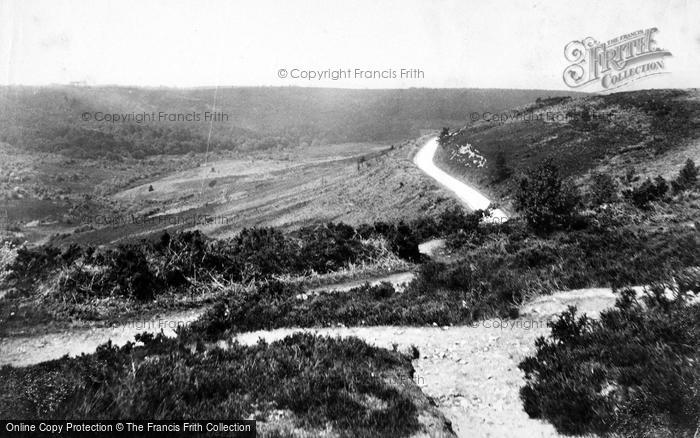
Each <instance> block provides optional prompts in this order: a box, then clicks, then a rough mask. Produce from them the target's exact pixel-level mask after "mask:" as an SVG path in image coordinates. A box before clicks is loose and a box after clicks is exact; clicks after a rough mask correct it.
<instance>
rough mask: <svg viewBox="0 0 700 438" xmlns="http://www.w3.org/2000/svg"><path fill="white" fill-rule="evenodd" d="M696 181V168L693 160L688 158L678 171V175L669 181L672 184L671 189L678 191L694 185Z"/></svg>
mask: <svg viewBox="0 0 700 438" xmlns="http://www.w3.org/2000/svg"><path fill="white" fill-rule="evenodd" d="M697 182H698V168H697V166H696V165H695V163H694V162H693V160H691V159H690V158H688V159H687V160H686V162H685V165H684V166H683V168H682V169H681V170H680V172H678V177H677V178H676V179H675V180H674V181H673V182H672V183H671V185H672V186H673V191H674V192H675V193H678V192H682V191H683V190H689V189H691V188H693V187H695V185H696V184H697Z"/></svg>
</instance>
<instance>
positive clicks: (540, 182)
mask: <svg viewBox="0 0 700 438" xmlns="http://www.w3.org/2000/svg"><path fill="white" fill-rule="evenodd" d="M579 203H580V196H579V194H578V192H577V190H576V188H575V187H574V186H573V185H571V184H569V183H568V182H565V181H564V180H563V179H562V177H561V176H560V174H559V169H558V168H557V167H556V166H555V165H554V164H553V163H552V161H551V160H546V161H544V162H543V163H541V164H539V165H538V166H537V167H535V168H534V169H531V170H529V171H528V172H527V174H526V175H525V176H523V177H522V178H521V179H520V181H519V183H518V188H517V191H516V193H515V207H516V210H518V211H519V212H520V213H521V214H522V215H523V217H524V218H525V219H526V220H527V222H528V223H529V224H530V226H532V227H533V228H534V229H536V230H538V231H551V230H553V229H556V228H561V227H566V226H568V225H569V224H570V222H571V218H573V217H574V216H575V215H576V213H577V208H578V206H579Z"/></svg>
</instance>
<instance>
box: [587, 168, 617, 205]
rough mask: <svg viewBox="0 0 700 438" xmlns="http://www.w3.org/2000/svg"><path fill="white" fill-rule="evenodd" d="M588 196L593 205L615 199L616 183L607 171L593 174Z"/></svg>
mask: <svg viewBox="0 0 700 438" xmlns="http://www.w3.org/2000/svg"><path fill="white" fill-rule="evenodd" d="M590 198H591V199H590V201H591V204H593V205H602V204H609V203H612V202H615V201H617V184H616V183H615V180H614V179H613V178H612V177H611V176H610V175H608V174H607V173H597V174H595V175H593V178H592V183H591V188H590Z"/></svg>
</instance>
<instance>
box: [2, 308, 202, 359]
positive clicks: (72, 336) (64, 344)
mask: <svg viewBox="0 0 700 438" xmlns="http://www.w3.org/2000/svg"><path fill="white" fill-rule="evenodd" d="M203 311H204V310H203V309H196V310H187V311H178V312H169V313H163V314H160V315H156V316H153V317H149V318H144V319H141V320H134V321H131V322H128V323H125V324H120V325H114V326H112V327H99V328H89V329H75V330H70V331H66V332H60V333H49V334H46V335H39V336H29V337H12V338H0V366H2V365H8V364H9V365H15V366H25V365H31V364H35V363H39V362H44V361H47V360H52V359H58V358H60V357H61V356H64V355H66V354H67V355H69V356H79V355H80V354H83V353H92V352H94V351H95V349H96V348H97V347H98V346H99V345H101V344H104V343H105V342H107V341H109V340H110V339H111V340H112V343H113V344H115V345H124V344H126V343H127V342H129V341H132V342H133V340H134V336H135V335H136V334H138V333H142V332H149V333H159V332H160V331H161V330H163V333H165V335H166V336H175V329H176V328H177V327H178V326H179V325H187V324H189V323H191V322H192V321H194V320H196V319H197V318H199V316H200V315H201V314H202V312H203Z"/></svg>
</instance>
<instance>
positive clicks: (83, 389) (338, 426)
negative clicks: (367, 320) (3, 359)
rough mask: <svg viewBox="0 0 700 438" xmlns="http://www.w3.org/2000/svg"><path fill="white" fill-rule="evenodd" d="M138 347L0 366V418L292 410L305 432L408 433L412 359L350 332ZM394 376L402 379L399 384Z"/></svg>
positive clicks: (261, 415) (412, 426) (154, 340)
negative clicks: (408, 384)
mask: <svg viewBox="0 0 700 438" xmlns="http://www.w3.org/2000/svg"><path fill="white" fill-rule="evenodd" d="M137 341H141V342H143V344H144V345H143V346H141V347H137V346H135V345H134V344H131V343H128V344H126V345H125V346H123V347H120V348H119V347H115V346H112V345H111V344H105V345H102V346H100V347H99V348H98V349H97V351H96V352H95V353H94V354H90V355H83V356H81V357H77V358H74V359H69V358H63V359H60V360H56V361H51V362H44V363H41V364H38V365H33V366H30V367H25V368H12V367H9V366H5V367H3V368H1V369H0V416H2V417H3V418H21V419H24V420H32V419H42V418H54V419H66V418H69V419H121V418H132V419H137V420H139V419H148V420H163V419H171V420H176V419H177V420H191V419H201V418H249V417H251V416H254V417H255V418H256V419H258V420H262V421H264V420H265V419H266V418H267V417H268V415H270V414H271V413H274V412H275V411H279V410H285V411H290V412H291V413H292V414H294V416H295V417H296V419H298V421H299V425H300V426H302V427H304V428H305V429H306V430H309V429H311V430H314V429H325V428H326V427H327V426H330V427H331V428H332V429H334V430H335V431H336V432H338V433H339V434H340V435H342V436H348V437H358V438H361V437H382V436H397V437H401V436H408V435H411V434H412V433H414V432H415V431H417V430H418V429H419V427H420V425H419V423H418V411H417V407H416V405H415V404H414V401H413V399H412V397H411V396H410V395H409V393H408V392H407V391H405V390H404V389H403V388H404V386H405V382H407V381H410V380H411V379H412V378H413V373H414V370H413V367H412V366H411V361H410V357H408V356H406V355H403V354H400V353H397V352H392V351H388V350H385V349H380V348H376V347H372V346H369V345H367V344H366V343H364V342H363V341H361V340H359V339H357V338H345V339H333V338H330V337H316V336H313V335H310V334H296V335H293V336H290V337H287V338H285V339H283V340H281V341H277V342H274V343H272V344H267V343H265V342H259V343H258V344H257V345H253V346H242V345H239V344H232V345H229V346H228V347H227V348H226V349H220V348H213V349H211V348H210V349H207V348H205V347H204V346H203V345H202V344H200V346H199V347H198V348H197V349H194V348H191V346H190V345H187V344H183V343H181V342H180V341H179V340H177V339H168V338H165V337H163V336H162V335H158V336H156V337H154V336H153V335H139V336H137ZM401 382H404V383H403V384H401Z"/></svg>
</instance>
